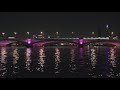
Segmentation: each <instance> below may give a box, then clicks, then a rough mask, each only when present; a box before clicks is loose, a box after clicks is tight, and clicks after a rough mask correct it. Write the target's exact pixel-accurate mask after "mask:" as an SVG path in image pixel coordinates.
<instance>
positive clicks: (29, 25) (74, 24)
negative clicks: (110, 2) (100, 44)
mask: <svg viewBox="0 0 120 90" xmlns="http://www.w3.org/2000/svg"><path fill="white" fill-rule="evenodd" d="M106 24H109V25H110V29H111V31H114V32H115V33H118V32H119V31H120V12H0V32H6V33H7V34H9V33H12V32H14V31H17V32H18V33H20V34H22V33H24V32H27V31H30V32H31V33H32V34H34V33H38V32H40V31H43V32H44V33H46V34H48V33H50V34H52V33H54V32H55V31H58V32H59V33H60V34H62V35H63V36H66V35H68V34H69V33H70V32H72V31H74V32H75V33H77V34H78V35H81V36H88V35H89V34H90V32H92V31H94V32H97V30H98V27H100V28H101V29H102V32H104V30H105V25H106ZM62 35H61V36H62Z"/></svg>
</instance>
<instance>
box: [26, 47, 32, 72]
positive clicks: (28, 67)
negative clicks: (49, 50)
mask: <svg viewBox="0 0 120 90" xmlns="http://www.w3.org/2000/svg"><path fill="white" fill-rule="evenodd" d="M31 61H32V60H31V48H27V49H26V68H27V70H29V71H30V64H31Z"/></svg>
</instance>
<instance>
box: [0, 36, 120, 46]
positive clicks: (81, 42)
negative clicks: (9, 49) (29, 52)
mask: <svg viewBox="0 0 120 90" xmlns="http://www.w3.org/2000/svg"><path fill="white" fill-rule="evenodd" d="M64 43H67V44H68V45H75V46H80V47H82V46H85V45H91V44H92V45H113V46H114V45H115V46H120V40H109V39H85V38H83V39H79V38H42V39H32V38H26V39H23V40H19V39H1V40H0V46H34V45H38V46H46V45H48V46H49V45H55V44H60V45H64Z"/></svg>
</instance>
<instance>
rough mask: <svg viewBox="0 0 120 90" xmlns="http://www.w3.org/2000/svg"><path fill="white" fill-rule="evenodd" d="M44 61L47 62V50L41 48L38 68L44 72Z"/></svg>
mask: <svg viewBox="0 0 120 90" xmlns="http://www.w3.org/2000/svg"><path fill="white" fill-rule="evenodd" d="M44 63H45V51H44V48H40V49H39V59H38V65H39V66H40V67H39V68H38V71H41V72H44Z"/></svg>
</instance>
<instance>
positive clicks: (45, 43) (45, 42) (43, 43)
mask: <svg viewBox="0 0 120 90" xmlns="http://www.w3.org/2000/svg"><path fill="white" fill-rule="evenodd" d="M38 43H40V44H41V45H43V46H44V45H53V44H58V43H69V44H70V43H71V44H74V45H79V43H77V42H74V41H69V40H54V41H49V40H46V41H37V42H33V43H31V44H32V45H35V44H38Z"/></svg>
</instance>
